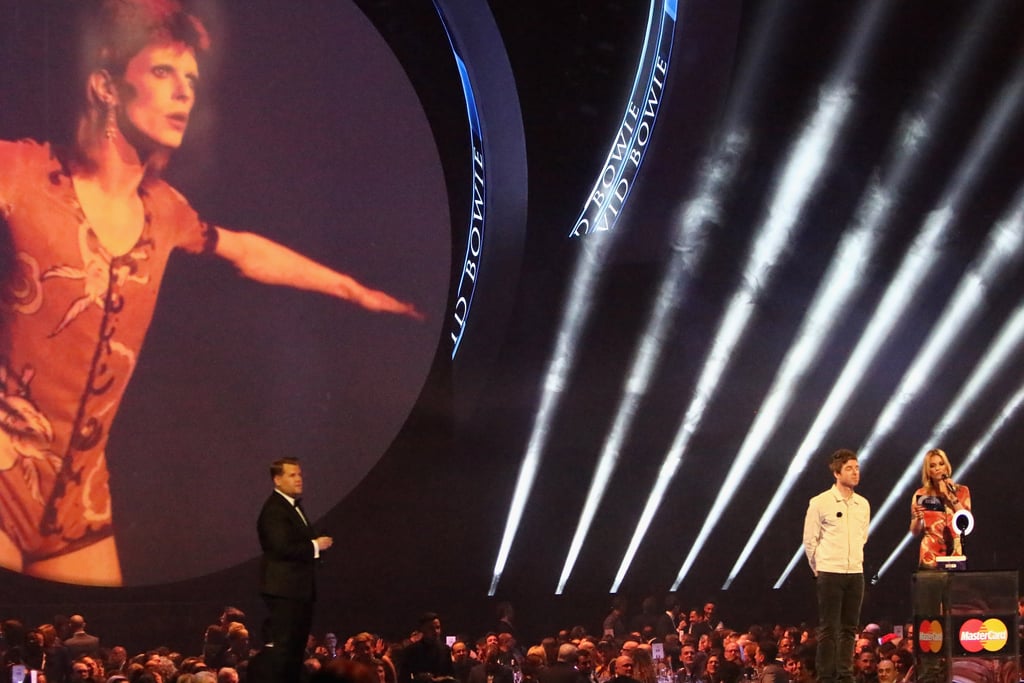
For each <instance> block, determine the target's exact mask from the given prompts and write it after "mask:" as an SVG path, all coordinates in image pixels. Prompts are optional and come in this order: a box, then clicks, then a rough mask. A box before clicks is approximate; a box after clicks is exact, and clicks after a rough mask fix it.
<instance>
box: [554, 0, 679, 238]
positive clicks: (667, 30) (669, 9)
mask: <svg viewBox="0 0 1024 683" xmlns="http://www.w3.org/2000/svg"><path fill="white" fill-rule="evenodd" d="M676 13H677V0H652V2H651V8H650V13H649V15H648V22H647V34H646V36H645V37H644V47H643V51H642V52H641V54H640V62H639V64H638V65H637V70H636V76H635V77H634V79H633V90H632V92H631V93H630V98H629V103H628V104H627V105H626V111H625V113H624V114H623V117H622V122H621V123H620V124H619V129H618V131H617V132H616V134H615V139H614V140H613V141H612V145H611V149H610V151H609V152H608V156H607V157H606V159H605V163H604V168H603V169H602V170H601V175H600V176H599V177H598V179H597V181H596V182H595V183H594V187H593V189H591V191H590V195H589V196H588V198H587V202H586V204H585V205H584V207H583V212H582V213H581V214H580V217H579V218H578V219H576V225H575V226H573V229H572V231H571V232H570V233H569V236H570V237H579V236H581V235H589V234H590V233H592V232H603V231H607V230H611V229H612V228H613V227H615V223H616V221H618V218H619V216H620V215H621V213H622V209H623V207H624V206H625V204H626V199H627V197H628V196H629V192H630V190H631V189H632V187H633V183H634V181H635V180H636V177H637V174H638V173H639V171H640V164H641V163H643V159H644V155H645V154H646V153H647V145H648V143H649V142H650V139H651V134H652V131H653V129H654V123H655V121H656V120H657V118H658V111H659V109H660V107H661V103H662V101H663V99H664V98H663V95H664V90H665V80H666V75H667V72H668V65H669V59H670V57H671V55H672V38H673V35H674V33H675V28H676Z"/></svg>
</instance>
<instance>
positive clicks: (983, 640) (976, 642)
mask: <svg viewBox="0 0 1024 683" xmlns="http://www.w3.org/2000/svg"><path fill="white" fill-rule="evenodd" d="M1009 638H1010V634H1009V631H1008V630H1007V628H1006V624H1004V623H1003V622H1002V620H1001V619H986V620H985V621H982V620H981V619H968V620H967V621H965V622H964V624H963V626H961V627H960V646H961V647H963V649H965V650H967V651H968V652H981V651H982V650H987V651H988V652H999V651H1000V650H1002V649H1003V648H1004V647H1006V643H1008V642H1009Z"/></svg>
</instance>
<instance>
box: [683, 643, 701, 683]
mask: <svg viewBox="0 0 1024 683" xmlns="http://www.w3.org/2000/svg"><path fill="white" fill-rule="evenodd" d="M696 642H697V639H696V638H687V639H686V642H684V643H683V649H682V650H680V652H679V661H680V662H682V666H681V667H679V670H678V671H677V672H676V680H677V681H678V682H679V683H704V681H705V678H704V671H703V670H701V668H700V665H699V664H698V663H697V645H696Z"/></svg>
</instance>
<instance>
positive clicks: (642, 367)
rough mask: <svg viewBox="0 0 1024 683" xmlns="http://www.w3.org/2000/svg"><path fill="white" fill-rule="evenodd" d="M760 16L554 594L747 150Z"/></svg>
mask: <svg viewBox="0 0 1024 683" xmlns="http://www.w3.org/2000/svg"><path fill="white" fill-rule="evenodd" d="M762 12H763V13H762V14H761V15H759V17H758V18H757V22H756V25H757V26H758V27H764V28H763V29H759V30H757V31H756V32H755V36H756V37H755V39H754V45H755V47H754V48H753V50H752V51H751V55H750V57H749V58H748V59H747V60H746V61H745V62H744V64H742V65H741V66H740V68H739V74H740V75H739V77H738V83H739V85H738V86H737V88H736V90H735V93H736V94H735V95H734V96H733V97H732V98H731V99H730V101H729V102H728V106H727V109H726V113H725V116H724V119H723V120H724V124H723V126H722V130H724V131H725V132H724V133H722V134H720V136H719V140H720V143H719V144H718V145H717V146H715V147H714V152H713V153H712V154H710V155H709V156H708V157H707V158H706V159H705V160H704V162H703V163H702V165H701V174H700V179H699V184H698V187H697V191H696V192H695V193H694V194H693V196H692V197H691V198H690V199H689V200H687V202H686V203H685V204H684V208H683V209H682V211H681V213H680V216H679V217H678V218H677V226H676V231H675V233H674V236H673V238H672V254H671V258H670V259H669V263H668V264H667V267H666V272H665V273H664V275H663V277H662V283H661V287H660V289H659V292H658V294H657V296H656V298H655V304H654V307H653V309H652V311H651V314H650V316H649V317H648V322H647V325H646V327H645V330H644V332H643V334H642V335H641V337H640V344H639V346H638V348H637V350H636V352H635V353H634V357H633V361H632V363H631V365H630V370H629V373H628V375H627V379H626V382H625V386H624V389H623V395H622V398H621V399H620V402H619V406H618V408H617V410H616V415H615V418H614V420H613V423H612V428H611V430H610V431H609V433H608V435H607V436H606V438H605V442H604V444H603V445H602V448H601V454H600V456H599V459H598V466H597V468H596V470H595V474H594V476H593V478H592V480H591V484H590V487H589V490H588V493H587V498H586V500H585V502H584V506H583V510H582V512H581V513H580V519H579V521H578V522H577V525H576V530H575V532H574V533H573V538H572V541H571V542H570V544H569V549H568V552H567V554H566V559H565V562H564V564H563V567H562V572H561V574H560V576H559V580H558V585H557V586H556V588H555V593H556V594H557V595H560V594H562V592H563V591H564V590H565V585H566V583H567V582H568V580H569V577H570V576H571V575H572V570H573V568H574V567H575V565H576V560H577V559H578V557H579V552H580V550H581V549H582V547H583V543H584V541H585V540H586V536H587V534H588V532H589V530H590V526H591V524H592V522H593V517H594V514H596V511H597V508H598V507H599V504H600V501H601V499H602V498H603V496H604V492H605V490H606V489H607V485H608V481H609V478H610V476H611V474H612V472H613V471H614V467H615V463H616V462H617V461H618V457H619V454H620V452H621V448H622V444H623V443H624V442H625V439H626V438H627V436H628V434H629V430H630V429H631V427H632V425H633V421H634V418H635V416H636V411H637V410H638V408H639V405H640V403H641V401H642V400H643V396H644V395H645V394H646V392H647V388H648V383H649V380H650V378H651V376H652V374H653V372H654V370H655V368H656V367H657V365H658V363H659V361H660V357H661V350H662V348H663V346H664V337H665V336H666V335H667V333H668V330H669V328H670V326H671V324H672V322H673V317H672V314H673V313H674V312H675V310H676V309H677V308H678V305H679V302H680V300H681V299H682V298H683V297H684V296H685V292H686V286H687V285H688V284H689V278H690V277H691V276H692V274H693V273H694V272H696V270H697V268H698V267H699V266H700V263H701V259H702V257H703V254H704V249H705V247H706V242H707V237H708V231H709V229H710V227H711V225H712V224H717V223H721V221H722V204H723V201H724V199H725V197H726V196H727V194H728V192H729V190H730V188H731V187H732V184H733V181H734V179H735V178H736V175H737V173H738V171H739V169H740V167H741V165H742V162H743V160H744V159H745V157H746V154H747V151H748V149H749V147H750V137H749V135H748V134H747V132H746V128H747V125H748V124H746V123H745V121H746V117H747V116H748V115H749V111H750V105H751V103H752V102H753V101H754V96H755V95H756V93H757V90H756V85H757V84H758V83H759V79H758V78H757V77H756V76H755V74H757V73H758V72H759V70H760V69H761V68H763V66H764V64H766V63H768V59H767V58H766V54H767V52H768V51H769V50H770V49H771V47H772V46H773V45H774V44H775V42H776V40H777V39H778V36H777V34H776V31H777V30H778V18H779V16H780V13H779V12H778V10H777V8H775V7H774V6H765V7H764V8H763V9H762Z"/></svg>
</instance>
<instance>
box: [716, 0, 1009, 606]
mask: <svg viewBox="0 0 1024 683" xmlns="http://www.w3.org/2000/svg"><path fill="white" fill-rule="evenodd" d="M995 7H996V4H995V3H991V4H989V5H987V6H985V7H984V8H983V9H982V11H979V12H977V13H976V14H975V16H974V18H973V19H972V20H971V25H970V26H969V28H968V29H967V30H966V31H964V32H963V33H962V34H961V35H960V38H959V40H958V41H957V43H956V45H955V46H954V48H953V50H951V51H950V53H949V58H948V59H947V60H946V62H945V64H944V65H943V67H942V68H941V69H940V70H939V72H938V73H939V74H940V77H939V78H938V80H937V82H936V83H935V84H934V85H933V86H931V87H928V88H926V89H925V94H924V95H923V96H922V97H920V98H919V101H918V103H917V105H916V106H915V107H914V111H915V113H913V114H910V115H906V116H904V117H903V122H902V123H901V125H900V127H899V129H898V130H897V132H896V134H895V136H894V138H893V140H892V141H891V142H890V145H889V147H890V150H891V152H890V153H889V155H888V156H889V158H891V159H892V161H891V162H890V163H888V164H887V166H886V167H885V171H884V172H882V173H879V174H876V175H875V176H874V177H873V178H872V180H871V182H870V183H869V185H868V187H867V189H866V190H865V192H864V193H863V194H862V196H861V199H860V201H859V202H858V207H857V210H856V212H855V217H854V221H853V227H852V228H850V229H848V230H847V235H851V237H844V238H843V239H844V242H843V243H841V245H840V249H839V251H838V253H837V257H836V258H835V259H834V260H833V263H832V265H830V267H829V274H831V273H832V271H833V269H835V268H841V267H842V264H843V263H845V262H847V259H850V258H851V257H850V256H846V255H845V252H846V248H845V247H846V240H848V239H849V240H852V239H854V237H853V236H856V235H859V234H861V233H872V232H878V231H882V230H884V229H886V226H887V224H888V223H889V221H890V219H891V217H892V211H893V208H894V206H895V203H896V202H897V201H898V200H899V198H900V196H901V195H902V194H903V192H904V191H905V189H906V187H907V185H908V182H909V181H910V180H912V179H913V178H914V177H915V175H916V174H917V173H918V172H919V171H920V169H921V164H922V162H923V160H924V159H925V155H924V152H925V151H926V149H927V147H926V144H925V143H926V142H928V141H930V140H931V138H932V131H934V130H938V129H940V128H941V127H942V125H943V120H944V119H945V118H946V117H948V115H949V113H950V112H951V111H952V109H951V108H949V107H947V106H946V104H945V103H946V102H947V101H948V100H949V99H951V98H952V97H953V95H954V93H955V92H957V91H958V89H959V88H960V87H961V86H962V83H963V80H964V77H965V75H966V74H967V73H968V72H969V70H968V68H967V67H968V66H969V65H970V64H971V63H972V62H973V61H974V60H975V59H976V58H977V56H978V53H979V51H978V46H979V41H980V40H981V39H982V37H983V36H984V35H985V34H984V31H983V30H982V29H983V28H984V27H985V26H988V25H989V24H991V23H992V22H993V20H994V17H995V15H996V12H995ZM927 234H928V233H926V235H927ZM939 237H941V235H937V234H932V235H931V236H930V237H925V238H924V239H923V240H921V239H920V238H919V243H920V242H921V241H923V242H924V243H925V244H933V245H934V244H935V241H936V240H937V239H938V238H939ZM936 248H937V246H936ZM911 269H912V264H911V263H909V262H906V261H905V263H904V267H903V272H905V273H907V272H908V271H911ZM828 279H829V275H826V277H825V278H824V279H823V282H828ZM899 281H900V286H904V285H905V284H906V283H907V282H909V281H912V278H911V277H910V276H909V274H908V275H906V276H903V277H901V278H900V279H899ZM821 289H822V288H821V287H819V292H820V291H821ZM827 289H828V288H827V287H825V290H826V291H827ZM890 291H893V292H894V293H893V294H892V295H891V296H893V297H896V296H899V290H898V289H895V290H894V289H893V288H890ZM820 296H821V294H820V293H819V294H818V295H816V301H817V297H820ZM904 301H907V300H906V299H904ZM812 310H814V308H812ZM806 324H807V323H805V325H806ZM888 332H889V329H888V328H886V327H880V326H876V327H875V328H874V329H873V330H872V328H871V327H870V326H869V329H868V334H867V336H866V337H865V338H864V340H862V342H861V343H860V344H858V346H857V348H856V350H855V351H854V353H853V355H852V356H851V358H850V360H849V361H848V362H847V364H846V366H845V367H844V369H843V372H842V373H841V374H840V378H839V380H838V381H837V382H836V383H835V385H834V387H833V389H832V391H831V392H830V394H829V396H828V397H827V399H826V401H825V403H824V405H823V406H822V409H821V410H820V411H819V413H818V415H817V417H816V418H815V420H814V422H813V423H812V425H811V427H810V429H809V430H808V433H807V435H806V436H805V437H804V439H803V441H802V443H801V444H800V446H799V448H798V449H797V454H796V455H795V456H794V457H793V459H792V460H791V462H790V464H789V467H788V468H787V470H786V473H785V475H784V477H783V480H782V482H781V484H780V485H779V487H778V488H777V489H776V490H775V492H774V493H773V495H772V498H771V500H770V501H769V503H768V505H767V506H766V507H765V510H764V512H763V513H762V514H761V517H760V519H759V520H758V523H757V526H756V527H755V528H754V531H753V532H752V533H751V534H750V536H749V538H748V539H747V543H746V544H745V545H744V547H743V550H742V551H741V552H740V554H739V556H738V557H737V559H736V561H735V562H734V563H733V566H732V569H731V570H730V571H729V575H728V577H727V579H726V581H725V583H724V584H723V586H722V587H723V589H727V588H729V587H730V586H731V585H732V582H733V581H734V580H735V579H736V577H737V576H738V575H739V572H740V571H741V570H742V569H743V566H744V565H745V564H746V562H747V560H748V559H749V558H750V555H751V554H752V553H753V551H754V548H755V547H756V546H757V544H758V543H759V542H760V540H761V538H762V537H763V536H764V534H765V532H766V531H767V529H768V527H769V526H770V525H771V523H772V521H773V520H774V518H775V515H776V514H777V513H778V511H779V509H780V508H781V506H782V504H783V503H784V502H785V501H786V500H787V498H788V495H789V492H790V491H791V490H792V488H793V486H794V485H795V483H796V481H797V479H798V478H799V477H800V476H801V475H802V474H803V472H804V470H805V469H806V467H807V463H808V462H809V460H810V458H811V456H812V455H813V454H814V453H816V452H817V450H818V448H820V446H821V443H822V442H823V441H824V439H825V436H826V435H827V434H828V432H829V430H830V429H831V428H832V425H833V424H834V423H835V420H836V419H837V418H838V416H839V415H840V413H841V412H842V411H843V410H844V408H845V406H846V403H847V401H848V400H849V399H850V397H851V396H852V395H853V392H854V391H855V390H856V388H857V386H858V384H859V380H860V378H862V377H863V376H864V372H865V371H866V369H867V365H868V364H869V363H870V362H871V361H872V360H873V358H874V356H875V354H876V353H877V351H878V346H879V345H880V344H881V343H882V342H884V340H885V339H886V337H887V335H888ZM802 555H803V552H802V550H798V551H797V553H796V554H794V556H793V558H792V559H791V560H790V563H789V565H788V566H787V568H786V570H785V571H784V572H783V574H782V576H781V577H780V579H779V581H778V582H777V583H776V584H775V588H779V587H780V586H781V584H782V582H783V581H784V579H785V578H786V577H787V576H788V575H789V573H790V572H792V570H793V568H794V567H795V566H796V563H797V562H798V561H799V559H800V558H801V557H802Z"/></svg>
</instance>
